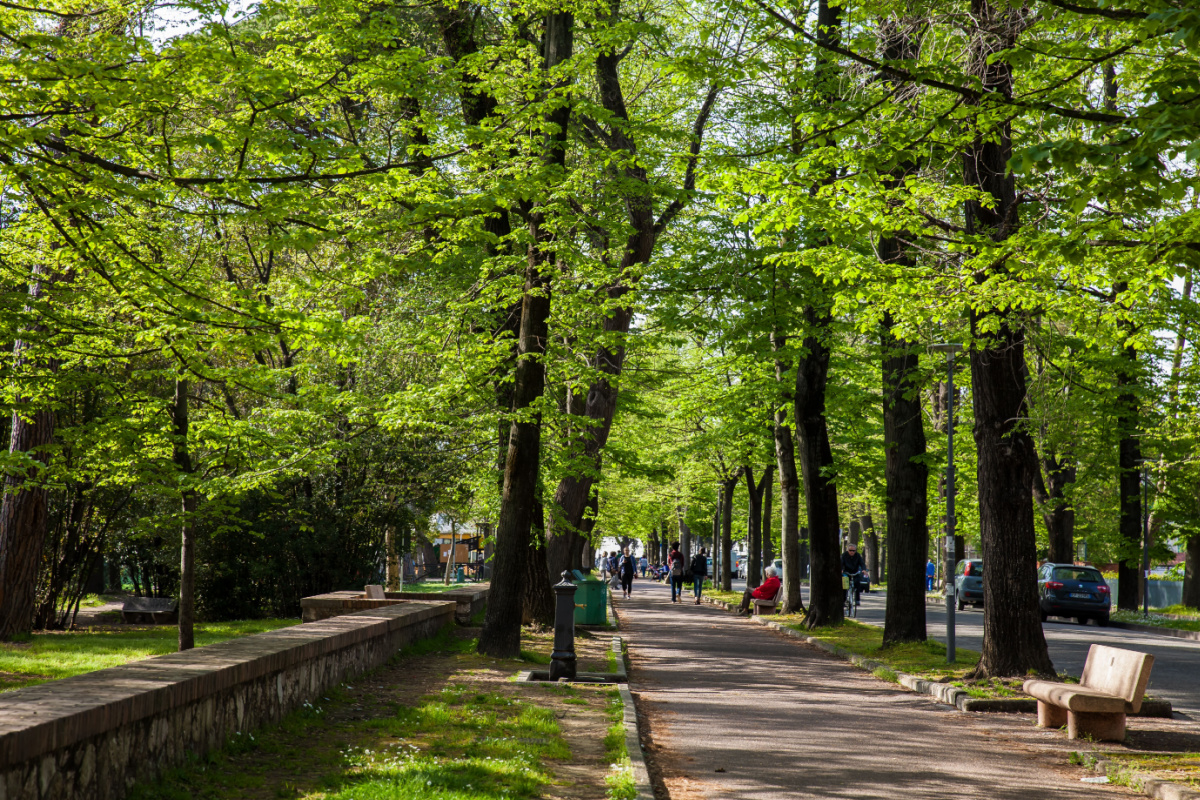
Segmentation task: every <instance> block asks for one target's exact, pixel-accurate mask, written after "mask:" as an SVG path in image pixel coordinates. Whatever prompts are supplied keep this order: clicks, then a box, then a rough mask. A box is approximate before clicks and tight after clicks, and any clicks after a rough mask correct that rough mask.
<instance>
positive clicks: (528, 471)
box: [478, 12, 575, 658]
mask: <svg viewBox="0 0 1200 800" xmlns="http://www.w3.org/2000/svg"><path fill="white" fill-rule="evenodd" d="M574 29H575V18H574V15H573V14H571V13H562V12H559V13H551V14H548V15H547V16H546V20H545V28H544V32H543V35H542V44H541V52H542V67H543V70H545V72H546V73H548V75H552V74H553V73H555V72H557V71H559V68H560V67H561V66H562V65H563V64H565V63H566V62H567V61H569V60H570V58H571V55H572V52H573V49H574V35H575V30H574ZM550 80H551V81H552V83H557V84H560V85H559V87H558V88H561V83H562V81H563V79H562V78H560V77H557V76H555V77H552V78H550ZM570 116H571V105H570V102H569V96H561V95H560V96H559V97H558V101H557V102H556V103H555V104H553V105H552V106H551V110H550V111H549V112H548V113H547V115H546V122H547V126H546V127H547V133H546V136H545V145H544V152H543V154H542V161H543V163H544V164H545V167H546V168H547V169H548V170H550V171H556V172H560V173H561V172H562V171H563V169H564V168H565V164H566V137H567V125H568V122H569V121H570ZM527 216H528V220H529V240H530V244H529V263H528V266H527V267H526V270H525V284H524V288H523V294H522V299H521V326H520V333H519V335H518V339H517V341H518V345H517V367H516V375H515V379H514V386H513V421H512V425H511V428H510V432H509V440H508V456H507V458H506V460H505V463H504V490H503V493H502V495H501V505H500V519H499V522H498V524H497V526H496V554H495V557H494V560H493V567H492V593H493V594H494V595H495V596H494V597H493V598H492V599H491V600H490V601H489V602H488V607H487V614H486V616H485V619H484V625H483V630H482V632H481V633H480V636H479V645H478V647H479V651H480V652H481V653H486V654H488V655H492V656H496V657H498V658H513V657H515V656H516V655H518V654H519V652H520V649H521V620H522V613H523V610H524V609H523V593H522V589H521V577H522V575H523V564H524V563H525V561H526V559H527V558H528V549H529V547H530V543H531V538H530V537H531V536H532V535H533V523H534V513H535V511H536V506H537V492H538V488H539V472H540V469H541V435H542V424H541V412H540V411H539V410H538V409H537V403H538V402H539V401H540V400H541V397H542V394H543V392H544V391H545V385H546V365H545V361H544V356H545V353H546V344H547V341H548V339H549V320H550V291H551V275H552V271H553V270H554V269H555V268H556V264H555V263H554V254H553V237H554V230H553V226H552V225H550V224H549V220H548V219H547V216H546V211H545V210H544V209H535V208H530V209H529V210H528V212H527Z"/></svg>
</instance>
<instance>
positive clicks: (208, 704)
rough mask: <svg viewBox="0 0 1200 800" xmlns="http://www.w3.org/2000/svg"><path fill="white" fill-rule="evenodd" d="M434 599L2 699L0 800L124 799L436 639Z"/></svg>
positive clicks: (443, 615) (449, 612)
mask: <svg viewBox="0 0 1200 800" xmlns="http://www.w3.org/2000/svg"><path fill="white" fill-rule="evenodd" d="M456 609H457V604H456V603H453V602H447V601H443V600H441V599H439V598H431V597H426V599H425V601H424V602H408V603H404V604H401V605H392V606H389V607H386V608H378V609H370V610H367V611H360V612H357V613H352V614H349V615H346V616H339V617H335V618H332V619H327V620H323V621H320V622H313V623H307V624H302V625H296V626H294V627H290V628H282V629H280V630H277V631H271V632H269V633H260V634H257V635H255V636H247V637H244V638H241V639H233V640H230V641H227V642H221V643H219V644H214V645H209V646H208V647H201V648H197V649H195V650H189V651H187V652H185V653H171V654H169V655H164V656H157V657H155V658H148V659H145V660H142V661H135V662H132V663H129V664H125V665H122V666H119V667H112V668H111V669H105V670H99V671H96V672H90V673H87V674H85V675H77V676H75V677H73V678H66V679H64V680H59V681H52V682H50V683H44V684H41V685H39V686H32V687H29V688H27V689H19V690H17V691H13V692H5V693H3V694H0V800H119V799H120V798H122V797H124V796H125V793H126V792H127V791H128V789H129V787H130V786H132V785H133V784H134V783H135V782H137V781H143V780H149V779H152V778H154V777H155V776H156V775H157V774H158V772H159V771H160V770H162V769H165V768H167V767H171V766H175V765H178V764H180V763H182V762H183V761H184V760H185V759H186V758H187V756H188V755H189V754H197V755H202V754H204V753H205V752H207V751H209V750H213V749H216V748H219V747H221V746H222V745H223V744H224V743H225V741H226V739H227V738H228V737H229V736H231V735H232V734H234V733H235V732H238V731H251V730H254V729H255V728H258V727H260V726H262V725H266V724H268V723H273V722H278V721H279V720H280V719H282V718H283V716H284V715H285V714H287V713H288V712H290V711H293V710H295V709H296V708H298V707H300V706H301V705H303V704H304V703H306V702H310V701H312V700H313V699H315V698H317V697H319V696H320V695H321V693H322V692H324V691H326V690H327V689H328V688H329V687H331V686H336V685H338V684H340V683H342V682H343V681H345V680H347V679H348V678H350V677H352V676H356V675H359V674H361V673H362V672H365V671H367V670H370V669H372V668H374V667H377V666H380V665H381V664H383V663H384V662H386V661H387V660H388V659H389V658H391V657H392V656H393V655H395V654H396V652H397V651H398V650H399V649H400V648H402V647H404V646H405V645H407V644H409V643H411V642H413V641H416V640H419V639H424V638H427V637H429V636H432V635H434V634H435V633H437V632H438V631H439V630H441V629H442V628H443V627H444V626H446V625H448V624H450V622H451V621H452V620H453V619H454V614H455V611H456Z"/></svg>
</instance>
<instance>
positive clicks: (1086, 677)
mask: <svg viewBox="0 0 1200 800" xmlns="http://www.w3.org/2000/svg"><path fill="white" fill-rule="evenodd" d="M1152 666H1154V656H1152V655H1150V654H1148V653H1138V652H1135V651H1133V650H1122V649H1121V648H1119V647H1107V646H1105V645H1102V644H1094V645H1092V646H1091V649H1089V650H1088V657H1087V661H1086V662H1085V663H1084V665H1083V677H1082V678H1081V679H1080V681H1079V683H1078V684H1073V683H1057V682H1055V681H1040V680H1029V681H1025V685H1024V687H1023V688H1024V690H1025V694H1027V695H1030V696H1031V697H1035V698H1037V701H1038V726H1039V727H1043V728H1061V727H1062V726H1063V725H1066V726H1067V738H1068V739H1079V738H1081V737H1084V736H1091V737H1092V738H1094V739H1099V740H1101V741H1110V742H1119V741H1123V740H1124V739H1125V715H1126V714H1136V713H1137V712H1138V710H1139V709H1140V708H1141V707H1142V695H1143V694H1144V693H1145V691H1146V684H1147V683H1149V681H1150V668H1151V667H1152Z"/></svg>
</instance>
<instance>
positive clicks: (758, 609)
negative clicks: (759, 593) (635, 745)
mask: <svg viewBox="0 0 1200 800" xmlns="http://www.w3.org/2000/svg"><path fill="white" fill-rule="evenodd" d="M782 594H783V584H782V583H780V584H779V588H778V589H776V590H775V596H774V597H772V598H771V599H770V600H764V599H763V598H761V597H756V598H754V616H756V617H758V616H762V615H763V614H764V613H766V614H775V613H777V612H778V610H779V598H780V596H781V595H782Z"/></svg>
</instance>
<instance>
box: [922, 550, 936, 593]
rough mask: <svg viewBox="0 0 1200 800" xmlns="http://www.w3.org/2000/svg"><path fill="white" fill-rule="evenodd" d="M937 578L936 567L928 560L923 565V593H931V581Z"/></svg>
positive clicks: (931, 560)
mask: <svg viewBox="0 0 1200 800" xmlns="http://www.w3.org/2000/svg"><path fill="white" fill-rule="evenodd" d="M935 577H937V566H936V565H935V564H934V563H933V559H932V558H931V559H929V561H928V562H926V564H925V591H927V592H932V591H933V579H934V578H935Z"/></svg>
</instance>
